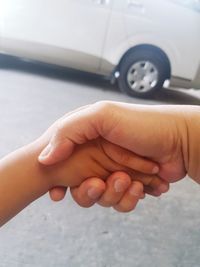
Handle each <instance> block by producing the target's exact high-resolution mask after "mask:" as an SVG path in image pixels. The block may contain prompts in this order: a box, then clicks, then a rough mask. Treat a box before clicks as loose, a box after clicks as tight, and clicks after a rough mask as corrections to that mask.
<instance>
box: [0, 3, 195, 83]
mask: <svg viewBox="0 0 200 267" xmlns="http://www.w3.org/2000/svg"><path fill="white" fill-rule="evenodd" d="M140 45H151V46H154V47H157V48H159V49H161V50H162V51H163V52H164V53H165V54H166V56H167V58H168V59H169V62H170V67H171V84H172V85H175V86H178V85H180V86H183V85H184V87H186V88H189V87H192V86H193V87H195V88H200V78H199V76H200V74H199V72H200V71H199V64H200V53H199V47H200V12H197V11H194V10H191V9H189V8H186V7H184V6H182V5H177V4H176V3H175V0H160V1H157V0H60V1H59V5H58V2H56V1H55V0H28V1H27V0H15V4H13V0H1V9H0V51H1V52H2V53H5V54H10V55H14V56H20V57H27V58H31V59H34V60H39V61H44V62H47V63H53V64H57V65H63V66H68V67H72V68H76V69H80V70H85V71H89V72H94V73H98V74H102V75H111V73H112V72H113V70H114V69H115V68H116V66H117V65H118V64H119V62H120V60H121V59H122V57H123V56H124V55H125V53H126V52H127V51H128V50H130V49H131V48H134V47H136V46H140Z"/></svg>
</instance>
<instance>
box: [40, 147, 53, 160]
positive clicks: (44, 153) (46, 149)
mask: <svg viewBox="0 0 200 267" xmlns="http://www.w3.org/2000/svg"><path fill="white" fill-rule="evenodd" d="M51 150H52V146H51V144H48V146H46V147H45V149H43V150H42V152H41V153H40V155H39V159H44V158H46V157H47V156H48V155H49V153H50V152H51Z"/></svg>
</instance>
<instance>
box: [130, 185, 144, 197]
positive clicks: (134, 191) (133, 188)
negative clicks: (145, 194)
mask: <svg viewBox="0 0 200 267" xmlns="http://www.w3.org/2000/svg"><path fill="white" fill-rule="evenodd" d="M129 193H130V194H131V195H132V196H134V197H140V196H141V194H142V191H141V188H140V187H137V186H136V185H135V184H133V185H132V186H131V188H130V189H129Z"/></svg>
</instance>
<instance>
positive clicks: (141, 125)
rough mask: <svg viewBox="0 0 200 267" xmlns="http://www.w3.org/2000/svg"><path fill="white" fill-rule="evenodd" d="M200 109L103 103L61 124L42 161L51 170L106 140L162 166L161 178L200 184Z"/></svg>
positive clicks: (60, 121) (80, 110)
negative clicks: (78, 151) (86, 147)
mask: <svg viewBox="0 0 200 267" xmlns="http://www.w3.org/2000/svg"><path fill="white" fill-rule="evenodd" d="M199 113H200V111H199V107H196V106H195V107H194V106H145V105H133V104H124V103H118V102H107V101H106V102H98V103H96V104H93V105H90V106H87V107H83V108H82V109H79V110H77V111H75V112H73V113H71V114H70V115H67V116H65V117H63V118H62V119H60V120H59V121H58V122H57V131H56V133H55V134H54V136H53V137H52V138H51V141H50V143H49V145H48V146H47V147H46V149H45V150H43V153H42V154H41V155H40V157H39V161H40V162H41V163H43V164H46V165H50V164H54V163H56V162H58V161H60V160H63V159H66V158H67V157H69V156H70V154H71V153H72V151H73V148H74V145H76V144H82V143H84V142H86V141H88V140H91V139H95V138H97V137H98V136H102V137H103V138H105V139H106V140H108V141H110V142H112V143H114V144H117V145H120V146H122V147H124V148H126V149H129V150H131V151H132V152H134V153H136V154H138V155H140V156H142V157H146V158H148V159H151V160H153V161H156V162H158V163H159V165H160V171H159V176H160V177H162V178H163V179H165V180H166V181H168V182H175V181H177V180H180V179H181V178H183V177H184V176H185V175H186V173H187V172H188V173H189V175H190V176H191V177H192V178H193V179H195V180H196V181H197V180H198V176H199V173H200V172H199V166H198V164H197V160H198V159H199V155H200V149H199V146H197V140H198V139H199V138H198V136H199V134H200V129H199V128H200V127H199V123H196V121H200V118H199V116H200V115H199Z"/></svg>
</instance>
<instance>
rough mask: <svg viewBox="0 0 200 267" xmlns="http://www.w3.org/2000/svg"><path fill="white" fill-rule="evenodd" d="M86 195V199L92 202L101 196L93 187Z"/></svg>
mask: <svg viewBox="0 0 200 267" xmlns="http://www.w3.org/2000/svg"><path fill="white" fill-rule="evenodd" d="M87 194H88V197H89V198H91V199H93V200H96V199H98V198H99V197H100V196H101V192H99V190H98V189H97V188H95V187H92V188H90V189H89V190H88V192H87Z"/></svg>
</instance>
